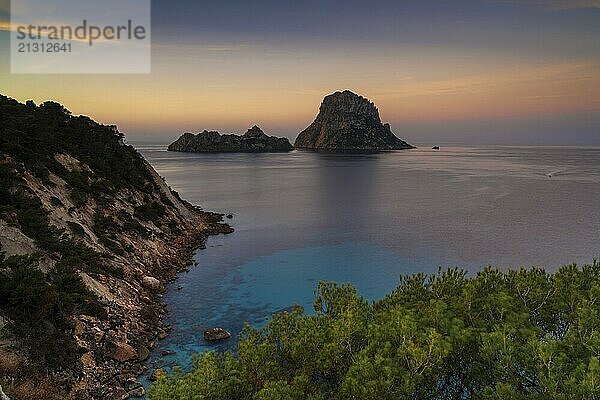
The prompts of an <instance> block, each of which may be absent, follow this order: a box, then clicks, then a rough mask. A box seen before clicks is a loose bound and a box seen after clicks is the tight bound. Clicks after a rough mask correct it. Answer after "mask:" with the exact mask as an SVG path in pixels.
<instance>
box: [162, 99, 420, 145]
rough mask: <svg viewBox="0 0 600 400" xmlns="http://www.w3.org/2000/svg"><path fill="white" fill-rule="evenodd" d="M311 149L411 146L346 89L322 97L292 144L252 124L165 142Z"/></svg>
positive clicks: (366, 102)
mask: <svg viewBox="0 0 600 400" xmlns="http://www.w3.org/2000/svg"><path fill="white" fill-rule="evenodd" d="M294 148H296V149H298V150H312V151H321V152H338V153H372V152H380V151H392V150H407V149H414V148H415V147H414V146H412V145H410V144H408V143H407V142H405V141H404V140H402V139H400V138H398V137H397V136H396V135H394V133H393V132H392V130H391V127H390V125H389V124H383V123H382V122H381V118H380V117H379V110H378V109H377V107H376V106H375V104H374V103H373V102H371V101H370V100H368V99H366V98H364V97H362V96H359V95H357V94H355V93H353V92H351V91H349V90H345V91H343V92H335V93H333V94H331V95H329V96H326V97H325V98H324V99H323V102H322V104H321V107H320V109H319V114H318V115H317V117H316V119H315V120H314V122H313V123H312V124H311V125H310V126H309V127H308V128H306V129H305V130H304V131H302V132H301V133H300V134H299V135H298V137H297V138H296V141H295V143H294V146H292V145H291V144H290V142H289V140H288V139H287V138H280V137H273V136H267V135H266V134H265V133H264V132H263V131H262V130H261V129H260V128H259V127H257V126H254V127H253V128H251V129H249V130H248V131H247V132H246V133H245V134H244V135H241V136H240V135H234V134H227V135H221V134H220V133H219V132H215V131H206V130H205V131H204V132H201V133H198V134H196V135H194V134H192V133H185V134H183V135H182V136H181V137H180V138H179V139H177V140H176V141H175V142H173V143H171V145H169V147H168V150H169V151H179V152H196V153H275V152H288V151H292V150H293V149H294Z"/></svg>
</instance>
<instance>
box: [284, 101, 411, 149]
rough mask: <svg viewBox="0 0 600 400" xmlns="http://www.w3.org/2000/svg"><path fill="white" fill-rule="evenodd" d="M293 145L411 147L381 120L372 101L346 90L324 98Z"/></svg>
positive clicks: (371, 147)
mask: <svg viewBox="0 0 600 400" xmlns="http://www.w3.org/2000/svg"><path fill="white" fill-rule="evenodd" d="M294 146H295V147H296V149H304V150H316V151H325V152H350V153H368V152H377V151H387V150H407V149H413V148H414V146H412V145H410V144H408V143H406V142H405V141H403V140H402V139H399V138H398V137H397V136H396V135H394V134H393V133H392V130H391V127H390V125H389V124H383V123H382V122H381V118H380V117H379V110H378V109H377V107H376V106H375V104H374V103H373V102H371V101H370V100H368V99H366V98H364V97H362V96H359V95H357V94H355V93H352V92H351V91H349V90H345V91H343V92H336V93H334V94H331V95H329V96H326V97H325V99H324V100H323V102H322V103H321V107H320V109H319V114H318V115H317V118H316V119H315V121H314V122H313V123H312V124H311V125H310V126H309V127H308V128H306V129H305V130H304V131H302V132H301V133H300V135H299V136H298V138H297V139H296V142H295V143H294Z"/></svg>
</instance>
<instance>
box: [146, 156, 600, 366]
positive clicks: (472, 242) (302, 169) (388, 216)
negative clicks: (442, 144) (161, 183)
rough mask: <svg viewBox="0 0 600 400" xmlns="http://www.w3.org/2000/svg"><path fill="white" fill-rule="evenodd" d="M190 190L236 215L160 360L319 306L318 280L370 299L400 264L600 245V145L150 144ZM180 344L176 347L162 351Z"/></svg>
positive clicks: (194, 273)
mask: <svg viewBox="0 0 600 400" xmlns="http://www.w3.org/2000/svg"><path fill="white" fill-rule="evenodd" d="M138 148H139V149H140V151H141V152H142V153H143V155H144V156H145V157H146V158H147V159H148V160H149V162H150V163H151V164H152V165H153V166H154V167H155V168H156V169H157V170H158V171H159V173H160V174H161V175H162V176H164V177H165V178H166V179H167V181H168V182H169V184H171V186H173V188H174V189H176V190H178V191H179V192H180V193H181V195H182V197H183V198H185V199H188V200H189V201H191V202H192V203H194V204H199V205H202V206H203V207H204V208H205V209H207V210H214V211H221V212H227V213H232V214H234V219H233V220H232V221H231V223H232V225H233V226H234V228H235V229H236V232H235V233H233V234H232V235H228V236H219V237H212V238H210V239H209V241H208V247H207V249H206V250H202V251H199V252H197V253H196V255H195V260H196V262H197V263H198V266H197V267H193V268H191V269H190V271H189V272H188V273H186V274H182V275H181V277H180V279H179V280H178V281H177V282H176V283H174V284H173V285H172V286H171V287H170V288H169V290H168V292H167V293H166V295H165V297H164V300H165V302H166V303H167V304H168V306H169V311H170V315H169V322H170V323H171V324H172V325H173V328H174V330H173V334H172V335H171V336H169V337H168V338H167V339H166V340H164V341H163V342H162V343H161V346H160V347H159V349H157V350H156V351H154V352H153V353H152V355H151V359H150V361H149V364H150V367H151V368H154V367H158V366H167V367H171V366H173V365H182V366H184V367H185V366H187V365H189V363H190V362H191V359H192V354H193V353H199V352H203V351H206V350H215V349H221V350H224V349H235V345H236V340H235V339H233V340H230V341H227V342H225V343H222V344H220V345H217V346H215V345H210V344H207V343H205V342H204V341H203V339H202V333H203V331H204V329H206V328H208V327H212V326H221V327H224V328H226V329H228V330H230V331H231V332H232V333H234V335H235V334H237V333H238V332H239V331H240V330H241V328H242V327H243V324H244V323H245V322H248V323H250V324H252V325H254V326H260V325H262V324H264V323H265V322H266V320H267V319H268V318H269V317H270V316H271V315H272V314H273V313H274V312H277V311H279V310H281V309H285V308H287V307H290V306H292V305H293V304H300V305H302V306H304V307H305V308H306V309H307V310H309V311H310V310H311V303H312V299H313V293H314V289H315V287H316V285H317V283H318V281H319V280H331V281H337V282H349V283H352V284H354V285H355V286H356V287H357V288H358V291H359V293H360V294H362V295H363V296H365V297H366V298H368V299H377V298H380V297H382V296H384V295H385V294H386V293H387V292H389V291H390V290H392V289H393V288H394V287H395V286H396V284H397V283H398V277H399V275H400V274H412V273H415V272H426V273H430V272H435V271H437V269H438V267H453V266H459V267H462V268H465V269H467V270H468V271H469V272H470V273H476V271H477V270H479V269H480V268H482V267H483V266H486V265H490V264H493V265H495V266H498V267H499V268H503V269H505V268H510V267H521V266H532V265H538V266H545V267H547V268H549V269H554V268H556V267H558V266H560V265H561V264H564V263H570V262H580V263H581V262H589V261H591V260H592V259H593V258H594V257H595V256H598V255H599V254H600V207H599V206H598V199H600V148H527V147H452V148H445V149H444V148H443V149H442V151H440V152H434V151H431V150H428V149H423V150H414V151H406V152H395V153H385V154H373V155H367V156H361V155H324V154H315V153H303V152H293V153H290V154H222V155H219V154H181V153H169V152H166V151H164V148H165V146H164V145H162V146H158V145H157V146H154V145H152V146H150V145H144V146H138ZM166 349H169V350H173V351H175V354H172V355H169V356H166V357H163V356H161V352H162V351H163V350H166Z"/></svg>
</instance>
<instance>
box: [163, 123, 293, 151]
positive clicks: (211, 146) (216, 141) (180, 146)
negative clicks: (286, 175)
mask: <svg viewBox="0 0 600 400" xmlns="http://www.w3.org/2000/svg"><path fill="white" fill-rule="evenodd" d="M293 149H294V148H293V147H292V145H291V144H290V141H289V140H288V139H287V138H279V137H274V136H268V135H266V134H265V133H264V132H263V131H262V129H260V128H259V127H258V126H253V127H252V128H250V129H248V131H247V132H246V133H245V134H243V135H241V136H240V135H233V134H224V135H222V134H220V133H219V132H216V131H204V132H201V133H198V134H197V135H194V134H192V133H184V134H183V135H182V136H181V137H180V138H179V139H177V140H176V141H175V142H173V143H171V145H169V151H180V152H191V153H281V152H287V151H291V150H293Z"/></svg>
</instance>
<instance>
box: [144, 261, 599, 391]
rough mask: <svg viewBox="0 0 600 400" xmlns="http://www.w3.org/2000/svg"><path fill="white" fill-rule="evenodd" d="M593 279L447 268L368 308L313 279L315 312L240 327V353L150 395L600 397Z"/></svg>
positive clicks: (578, 271)
mask: <svg viewBox="0 0 600 400" xmlns="http://www.w3.org/2000/svg"><path fill="white" fill-rule="evenodd" d="M599 277H600V263H598V262H594V264H593V265H587V266H584V267H583V268H578V267H576V266H565V267H563V268H561V269H560V270H559V271H558V272H556V273H555V274H552V275H550V274H547V273H546V272H545V271H543V270H541V269H532V270H521V271H510V272H506V273H503V272H500V271H498V270H494V269H489V268H488V269H485V270H483V271H481V272H480V273H478V274H477V276H476V277H474V278H467V277H466V276H465V273H464V272H462V271H459V270H448V271H446V272H440V273H438V274H437V275H433V276H429V277H426V276H424V275H422V274H419V275H415V276H411V277H402V278H401V282H400V285H399V286H398V287H397V288H396V289H395V290H394V291H393V292H392V293H391V294H389V295H388V296H387V297H386V298H384V299H383V300H381V301H378V302H375V303H369V302H367V301H365V300H364V299H363V298H361V297H359V296H357V294H356V290H355V289H354V288H353V287H351V286H348V285H344V286H339V285H336V284H333V283H321V284H320V285H319V288H318V290H317V292H316V300H315V304H314V308H315V314H314V315H305V314H304V313H303V312H302V310H297V311H294V312H292V313H282V314H278V315H275V316H274V317H273V319H272V320H271V322H270V323H269V324H268V326H267V327H266V328H264V329H260V330H258V329H252V328H249V327H246V329H245V330H244V332H243V333H242V335H241V341H240V345H239V351H238V354H237V355H236V356H234V355H232V354H229V353H228V354H217V353H208V354H204V355H202V356H200V357H199V358H198V359H197V360H196V361H195V366H194V368H193V370H192V371H191V372H190V373H183V372H181V371H179V372H177V373H176V374H175V375H171V376H167V377H161V378H160V379H159V380H158V381H157V382H156V383H155V384H154V385H153V386H152V388H151V391H150V399H152V400H162V399H165V400H166V399H210V400H220V399H253V400H275V399H277V400H296V399H297V400H300V399H313V400H316V399H323V400H325V399H457V400H459V399H564V400H567V399H569V400H571V399H598V398H600V367H599V365H598V357H599V356H600V306H599V302H600V279H599Z"/></svg>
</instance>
